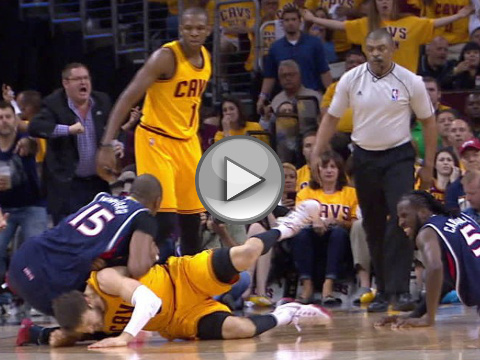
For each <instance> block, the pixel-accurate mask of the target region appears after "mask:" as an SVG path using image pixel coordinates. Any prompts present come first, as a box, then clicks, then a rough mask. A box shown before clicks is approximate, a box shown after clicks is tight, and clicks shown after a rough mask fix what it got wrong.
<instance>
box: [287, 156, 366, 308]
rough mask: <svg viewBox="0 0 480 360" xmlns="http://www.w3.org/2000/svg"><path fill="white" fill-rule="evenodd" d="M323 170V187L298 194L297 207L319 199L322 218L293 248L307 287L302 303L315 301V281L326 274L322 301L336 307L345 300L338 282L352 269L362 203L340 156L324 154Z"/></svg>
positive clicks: (296, 239) (297, 238)
mask: <svg viewBox="0 0 480 360" xmlns="http://www.w3.org/2000/svg"><path fill="white" fill-rule="evenodd" d="M319 170H320V179H321V184H319V183H317V182H316V181H313V180H312V181H311V182H310V185H309V186H308V187H306V188H304V189H302V190H301V191H300V192H299V193H298V194H297V205H298V204H300V203H301V202H302V201H305V200H307V199H315V200H318V201H319V202H320V203H321V206H322V210H321V219H319V221H318V222H314V223H313V224H312V228H307V229H304V230H302V231H301V232H300V233H299V234H298V235H297V236H295V237H294V238H293V239H292V241H291V246H292V250H293V257H294V260H295V264H296V266H297V269H298V271H299V274H300V280H301V281H302V286H303V288H302V293H301V295H300V296H299V298H298V301H300V302H302V303H310V302H311V301H312V300H313V295H314V280H318V279H317V278H318V277H320V278H322V274H323V273H324V274H325V276H324V278H325V280H324V282H323V288H322V302H323V304H324V305H336V304H339V303H341V300H340V299H338V298H335V297H334V296H333V285H334V282H335V280H337V279H340V278H341V277H342V276H345V275H346V272H347V271H348V270H350V269H351V268H352V258H351V249H350V239H349V231H350V228H351V226H352V223H353V222H354V221H355V220H356V219H357V215H356V213H357V207H358V200H357V195H356V191H355V189H354V188H352V187H350V186H346V184H347V178H346V175H345V172H344V166H343V160H342V158H341V157H340V155H338V154H336V153H334V152H326V153H324V154H323V155H321V162H320V167H319ZM322 264H323V265H324V266H322ZM324 270H325V271H324Z"/></svg>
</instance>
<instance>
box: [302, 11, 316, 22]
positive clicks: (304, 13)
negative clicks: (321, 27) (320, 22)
mask: <svg viewBox="0 0 480 360" xmlns="http://www.w3.org/2000/svg"><path fill="white" fill-rule="evenodd" d="M302 17H303V20H305V21H308V22H313V20H315V18H316V16H315V15H313V14H312V12H311V11H310V10H308V9H303V10H302Z"/></svg>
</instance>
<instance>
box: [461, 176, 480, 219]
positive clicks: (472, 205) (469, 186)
mask: <svg viewBox="0 0 480 360" xmlns="http://www.w3.org/2000/svg"><path fill="white" fill-rule="evenodd" d="M462 186H463V189H464V190H465V198H466V200H467V201H468V204H469V207H468V208H467V209H465V210H463V212H464V213H465V214H467V215H468V216H470V217H471V218H473V219H474V220H475V221H476V222H478V223H479V224H480V171H479V170H472V171H467V172H466V173H465V175H464V176H463V179H462Z"/></svg>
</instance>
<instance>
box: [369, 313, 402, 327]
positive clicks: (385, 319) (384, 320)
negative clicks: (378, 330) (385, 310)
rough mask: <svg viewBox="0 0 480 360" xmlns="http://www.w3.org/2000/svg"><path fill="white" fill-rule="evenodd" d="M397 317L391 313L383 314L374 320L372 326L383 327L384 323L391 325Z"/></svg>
mask: <svg viewBox="0 0 480 360" xmlns="http://www.w3.org/2000/svg"><path fill="white" fill-rule="evenodd" d="M398 319H399V316H398V315H391V316H384V317H382V318H381V319H380V320H378V321H375V323H374V324H373V326H375V327H383V326H385V325H391V324H394V323H396V322H397V320H398Z"/></svg>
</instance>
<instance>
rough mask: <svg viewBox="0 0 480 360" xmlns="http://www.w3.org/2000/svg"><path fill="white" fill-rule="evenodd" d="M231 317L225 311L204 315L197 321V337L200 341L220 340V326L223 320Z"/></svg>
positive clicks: (221, 337)
mask: <svg viewBox="0 0 480 360" xmlns="http://www.w3.org/2000/svg"><path fill="white" fill-rule="evenodd" d="M229 316H232V314H230V313H229V312H226V311H217V312H214V313H211V314H208V315H205V316H204V317H202V318H201V319H200V320H199V321H198V325H197V337H198V338H199V339H201V340H222V339H223V336H222V326H223V322H224V321H225V319H226V318H227V317H229Z"/></svg>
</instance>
